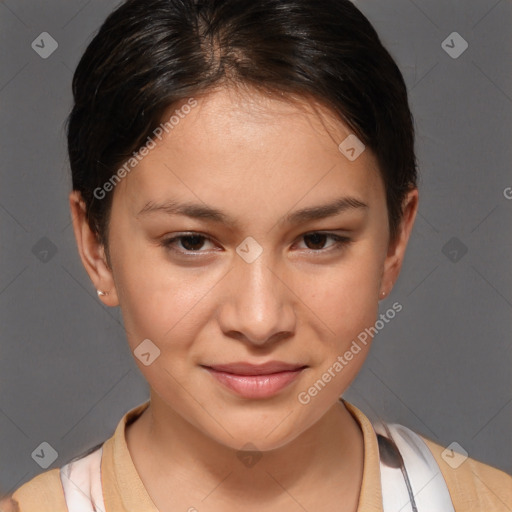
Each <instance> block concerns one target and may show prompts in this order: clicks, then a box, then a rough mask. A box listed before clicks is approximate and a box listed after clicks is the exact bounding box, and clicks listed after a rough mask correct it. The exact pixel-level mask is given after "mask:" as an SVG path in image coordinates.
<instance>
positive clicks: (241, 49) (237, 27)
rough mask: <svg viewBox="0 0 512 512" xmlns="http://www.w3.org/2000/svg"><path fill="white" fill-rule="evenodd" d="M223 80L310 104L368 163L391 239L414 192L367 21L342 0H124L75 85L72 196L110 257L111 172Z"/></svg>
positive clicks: (382, 61) (402, 127) (389, 69)
mask: <svg viewBox="0 0 512 512" xmlns="http://www.w3.org/2000/svg"><path fill="white" fill-rule="evenodd" d="M227 82H230V83H232V84H239V85H243V86H250V87H255V88H257V89H258V90H261V91H268V92H280V93H284V97H285V98H286V97H287V95H288V96H289V97H290V98H291V97H292V96H299V97H304V98H313V99H315V100H316V101H317V102H318V103H320V104H322V105H324V106H326V107H328V109H329V110H330V111H331V112H332V113H333V114H334V115H335V116H336V117H337V118H339V119H340V120H341V121H343V122H344V123H345V124H346V125H348V127H349V128H350V129H351V130H353V132H354V133H355V134H356V135H357V137H358V138H359V139H360V140H361V141H362V142H363V143H364V144H365V145H366V146H367V147H368V148H370V149H371V150H372V151H373V153H374V155H375V156H376V159H377V162H378V164H379V170H380V172H381V176H382V178H383V181H384V185H385V190H386V202H387V208H388V218H389V230H390V239H391V240H394V239H395V237H396V234H397V230H398V227H399V223H400V220H401V219H402V207H403V200H404V198H405V195H406V193H407V192H408V191H409V190H410V189H411V188H414V187H416V180H417V168H416V157H415V153H414V128H413V120H412V115H411V112H410V109H409V104H408V98H407V91H406V86H405V83H404V80H403V77H402V74H401V73H400V71H399V69H398V67H397V65H396V64H395V62H394V60H393V58H392V57H391V56H390V54H389V53H388V51H387V50H386V49H385V48H384V46H383V45H382V44H381V42H380V39H379V37H378V35H377V33H376V32H375V30H374V28H373V27H372V25H371V24H370V22H369V21H368V20H367V18H366V17H365V16H364V15H363V14H362V13H361V12H360V11H359V10H358V9H357V8H356V7H355V6H354V5H353V4H352V3H351V2H350V1H348V0H250V1H249V0H128V1H126V2H124V3H122V4H121V5H120V6H119V7H118V8H117V9H116V10H115V11H114V12H112V13H111V14H110V15H109V16H108V18H107V19H106V21H105V22H104V24H103V25H102V27H101V28H100V30H99V31H98V33H97V35H96V36H95V37H94V38H93V40H92V41H91V43H90V44H89V46H88V47H87V49H86V51H85V53H84V55H83V56H82V58H81V60H80V62H79V64H78V67H77V69H76V71H75V74H74V77H73V95H74V102H75V103H74V106H73V109H72V111H71V113H70V116H69V118H68V125H67V136H68V151H69V159H70V165H71V172H72V185H73V190H78V191H80V193H81V195H82V197H83V199H84V201H85V204H86V208H87V218H88V222H89V225H90V227H91V229H92V230H93V232H95V233H96V235H97V236H98V239H99V240H100V241H101V242H102V243H103V244H104V245H105V248H106V250H107V255H108V244H107V240H108V222H109V214H110V210H111V204H112V195H113V192H110V193H109V194H107V195H106V196H105V197H104V198H103V197H102V198H100V199H98V197H97V194H95V190H97V189H98V187H102V185H103V184H104V183H106V182H107V181H108V180H109V179H110V178H111V177H112V175H113V174H114V173H115V172H116V170H117V169H118V168H119V167H120V166H121V165H123V163H124V162H126V160H127V159H128V158H130V156H131V155H132V153H133V152H134V151H137V150H138V149H139V148H140V147H141V146H142V145H143V143H144V141H145V139H146V138H147V137H148V136H149V135H150V134H151V133H152V132H153V131H154V130H155V128H156V127H157V126H158V125H159V124H160V123H161V122H162V116H163V114H164V113H165V112H166V111H167V110H168V109H169V108H170V107H172V106H173V105H177V104H179V103H180V102H182V101H183V100H186V99H187V98H190V97H194V96H195V97H198V96H200V95H203V94H205V93H208V92H209V91H212V90H213V89H214V88H217V87H219V86H222V84H225V83H227Z"/></svg>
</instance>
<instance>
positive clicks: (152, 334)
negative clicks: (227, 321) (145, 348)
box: [114, 248, 222, 350]
mask: <svg viewBox="0 0 512 512" xmlns="http://www.w3.org/2000/svg"><path fill="white" fill-rule="evenodd" d="M156 253H159V254H158V257H154V255H155V254H156ZM163 254H164V253H163V249H162V252H161V253H160V250H159V249H158V250H155V249H154V248H153V249H152V250H151V251H147V252H144V251H136V250H133V251H132V252H131V254H130V255H126V253H125V256H124V257H123V258H119V259H118V260H117V261H116V262H115V263H114V266H115V268H116V273H115V282H116V289H117V290H118V295H119V303H120V308H121V310H122V313H123V319H124V324H125V328H126V332H127V336H128V341H129V343H130V346H131V347H132V349H133V348H134V347H135V346H136V345H137V344H138V343H140V342H141V341H142V340H143V339H145V338H149V339H152V340H155V343H157V344H158V345H164V344H169V341H170V340H171V341H173V342H175V341H177V340H180V341H181V342H182V344H183V343H188V342H187V340H191V339H193V337H194V336H193V334H194V333H195V332H196V331H197V330H198V329H199V328H200V325H201V323H200V319H199V318H198V316H201V315H204V314H205V312H204V311H202V309H203V310H204V305H205V304H206V303H207V302H208V301H207V300H205V299H207V297H208V295H209V293H210V292H211V290H212V289H213V288H214V287H215V284H216V283H217V282H218V281H219V279H221V278H222V273H221V272H218V271H216V270H212V271H210V272H208V273H205V272H204V271H203V272H201V271H200V270H198V269H190V268H189V269H183V268H179V267H177V266H175V265H172V264H171V263H170V262H168V261H166V259H165V257H164V256H163ZM173 346H175V347H176V348H179V347H178V346H176V345H175V343H174V344H173ZM182 348H186V347H182ZM166 350H167V348H166Z"/></svg>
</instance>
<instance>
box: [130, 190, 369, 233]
mask: <svg viewBox="0 0 512 512" xmlns="http://www.w3.org/2000/svg"><path fill="white" fill-rule="evenodd" d="M367 208H368V205H367V204H366V203H364V202H362V201H361V200H360V199H357V198H356V197H352V196H345V197H340V198H337V199H335V200H334V201H330V202H329V203H325V204H321V205H317V206H309V207H306V208H302V209H300V210H296V211H294V212H291V213H288V214H287V215H285V216H284V217H283V218H282V219H280V220H279V221H278V224H280V225H283V224H290V225H296V224H301V223H305V222H308V221H311V220H319V219H325V218H327V217H333V216H334V215H338V214H340V213H343V212H345V211H350V210H359V209H367ZM157 212H160V213H165V214H167V215H183V216H186V217H190V218H193V219H200V220H209V221H212V222H217V223H223V224H226V225H228V226H230V227H235V226H236V225H237V222H236V220H235V219H233V218H232V217H230V216H229V215H227V214H226V213H224V212H222V211H221V210H218V209H217V208H213V207H211V206H208V205H206V204H201V203H180V202H178V201H175V200H172V199H171V200H168V201H165V202H163V203H154V202H153V201H148V202H147V203H146V205H145V206H144V207H143V208H142V210H140V211H139V213H138V214H137V217H139V216H141V215H148V214H152V213H157Z"/></svg>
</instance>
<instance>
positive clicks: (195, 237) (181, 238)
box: [162, 233, 210, 254]
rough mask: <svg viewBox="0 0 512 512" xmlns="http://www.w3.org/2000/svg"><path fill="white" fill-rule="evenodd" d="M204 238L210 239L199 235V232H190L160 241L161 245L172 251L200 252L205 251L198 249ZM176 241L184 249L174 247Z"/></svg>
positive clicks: (201, 245) (202, 244)
mask: <svg viewBox="0 0 512 512" xmlns="http://www.w3.org/2000/svg"><path fill="white" fill-rule="evenodd" d="M206 240H208V241H209V240H210V239H209V238H208V237H207V236H204V235H200V234H199V233H191V234H188V235H184V234H181V235H178V236H175V237H172V238H168V239H167V240H163V241H162V245H163V246H164V247H166V248H168V249H170V250H172V251H176V252H180V253H184V254H186V253H191V254H194V253H197V252H199V253H201V252H206V251H200V250H199V249H201V248H202V247H203V246H204V243H205V241H206ZM176 242H180V243H181V247H182V248H183V249H184V250H183V249H178V248H176Z"/></svg>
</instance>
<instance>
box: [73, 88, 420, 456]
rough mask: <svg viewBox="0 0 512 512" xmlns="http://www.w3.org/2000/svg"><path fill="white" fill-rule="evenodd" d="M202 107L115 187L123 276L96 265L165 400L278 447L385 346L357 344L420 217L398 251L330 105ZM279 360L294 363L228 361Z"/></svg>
mask: <svg viewBox="0 0 512 512" xmlns="http://www.w3.org/2000/svg"><path fill="white" fill-rule="evenodd" d="M196 101H197V103H196V104H195V106H194V107H193V108H190V109H182V110H181V111H180V112H181V113H182V115H181V116H179V122H178V123H177V124H175V126H174V127H173V128H172V130H170V132H169V134H168V135H166V136H165V137H164V138H162V140H161V141H159V140H158V139H155V140H156V144H155V145H154V147H153V149H151V150H150V151H148V152H147V154H146V156H144V157H143V158H142V159H141V161H140V162H139V163H138V164H137V165H136V167H135V168H134V169H133V170H131V172H130V173H129V174H127V175H126V176H125V177H124V178H123V179H122V180H121V182H120V183H119V184H118V185H117V186H116V187H115V190H114V198H113V204H112V212H111V218H110V229H109V233H110V235H109V248H110V257H111V265H112V273H111V274H109V271H108V270H105V267H102V268H101V269H100V270H99V271H98V270H97V269H96V271H94V270H91V269H90V268H88V270H89V274H90V275H91V278H92V279H93V280H94V281H95V284H96V285H97V288H100V289H107V290H109V295H108V296H107V298H105V301H106V303H108V304H109V305H117V304H119V305H120V307H121V310H122V314H123V318H124V322H125V327H126V331H127V338H128V342H129V344H130V348H131V350H132V351H134V352H135V354H138V353H139V352H140V351H142V352H145V353H147V354H149V355H146V356H144V357H145V362H146V363H148V362H149V363H150V364H147V365H146V364H144V363H143V362H142V361H141V360H139V358H138V357H135V361H136V362H137V364H138V366H139V368H140V370H141V372H142V373H143V375H144V376H145V378H146V379H147V381H148V383H149V385H150V386H151V389H152V393H154V396H158V400H159V401H160V403H161V404H163V405H165V406H166V407H168V408H169V410H172V411H174V413H176V414H178V415H179V416H180V417H182V418H183V419H184V420H185V421H186V422H188V423H190V424H192V425H193V426H194V427H196V428H197V429H198V430H199V431H201V432H203V433H205V434H206V435H208V436H210V437H212V438H214V439H216V440H217V441H219V442H220V443H222V444H224V445H227V446H231V447H233V448H235V449H239V448H240V447H241V446H243V445H245V444H246V443H247V442H252V443H253V444H254V445H256V446H257V447H258V448H259V449H260V450H269V449H273V448H277V447H279V446H282V445H284V444H286V443H287V442H289V441H291V440H292V439H294V438H296V437H297V436H299V435H300V434H301V433H302V432H304V431H306V430H307V429H308V427H310V426H311V425H313V424H314V423H315V422H317V421H319V420H320V419H321V418H322V417H323V416H324V415H325V414H326V413H327V411H329V410H330V409H331V408H332V407H333V406H334V405H335V404H336V402H337V400H338V398H339V397H340V395H341V394H342V393H343V392H344V391H345V390H346V388H347V387H348V386H349V384H350V382H351V381H352V380H353V378H354V377H355V376H356V374H357V373H358V371H359V369H360V368H361V366H362V364H363V362H364V360H365V358H366V356H367V354H368V350H369V348H370V344H371V339H368V340H367V342H366V344H365V343H361V342H360V341H359V342H357V346H358V347H359V350H358V351H357V352H356V350H355V349H354V344H353V342H354V340H358V336H359V335H360V334H361V333H362V332H363V331H364V330H365V328H368V327H370V326H373V325H374V324H375V321H376V318H377V313H378V300H379V295H380V292H381V291H382V290H385V291H386V292H388V293H389V291H390V288H391V287H392V285H393V283H394V280H395V279H396V277H397V275H398V271H399V268H400V264H401V260H402V257H403V251H404V250H405V245H406V243H407V237H408V234H409V229H410V227H411V226H412V222H413V219H414V212H413V214H412V215H411V216H410V221H409V222H408V223H406V224H405V225H404V230H403V232H402V233H403V235H402V238H401V239H400V240H399V243H398V244H397V245H393V246H391V245H390V244H389V231H388V217H387V209H386V201H385V190H384V185H383V182H382V179H381V177H380V174H379V172H378V168H377V163H376V161H375V159H374V157H373V155H372V153H371V152H370V151H369V150H365V151H363V152H362V153H361V154H360V156H359V157H358V158H356V159H355V160H353V161H351V160H349V159H348V158H347V157H346V156H345V155H344V154H343V153H342V152H341V151H340V149H339V148H338V145H339V144H340V143H341V142H342V141H343V140H344V139H346V137H347V136H348V135H350V133H351V132H350V130H348V129H347V128H345V127H344V126H343V125H341V124H340V123H339V121H335V120H334V119H332V118H331V117H330V116H329V114H328V112H326V111H323V110H320V114H319V113H318V112H317V113H315V112H314V110H312V109H311V108H310V104H308V103H306V102H303V103H302V104H294V103H290V102H285V101H279V100H277V99H269V98H268V97H264V96H261V95H259V94H258V93H255V92H254V93H251V94H250V95H248V94H244V95H242V94H241V93H236V92H234V91H232V90H229V89H224V90H221V91H218V92H215V93H211V94H210V95H207V96H205V97H203V98H197V100H196ZM173 110H175V108H174V109H173ZM184 112H188V113H186V114H184ZM171 113H172V112H170V113H169V116H166V117H165V119H168V118H169V117H170V115H171ZM180 205H188V206H189V208H188V210H187V209H184V208H181V207H180ZM192 205H195V206H194V207H193V206H192ZM327 205H329V206H327ZM413 210H414V208H413ZM82 257H83V252H82ZM86 266H87V265H86ZM108 301H110V302H108ZM143 340H146V341H144V344H143V345H141V343H142V342H143ZM147 340H150V341H147ZM138 347H139V348H138ZM351 347H352V357H351V358H350V359H348V358H347V357H344V355H345V354H346V353H347V351H350V348H351ZM142 349H144V350H142ZM158 351H159V352H158ZM144 357H143V358H142V359H143V360H144ZM340 357H341V358H342V360H343V361H344V363H341V360H340ZM271 361H273V362H276V361H277V362H280V363H286V364H287V365H289V366H288V367H282V366H276V367H271V368H267V369H266V370H265V369H264V368H263V369H260V370H261V371H262V373H264V374H265V373H266V374H267V375H266V376H265V375H260V376H259V377H258V376H254V373H256V371H255V370H254V368H252V369H251V368H249V369H247V368H228V369H227V370H228V371H227V372H226V371H222V370H226V368H219V365H228V364H231V363H240V362H244V363H250V364H252V365H255V366H259V365H261V364H263V363H267V362H271ZM336 363H337V364H336ZM340 365H341V369H340ZM212 367H213V368H217V371H215V370H214V369H212ZM293 369H296V371H291V370H293ZM285 370H288V371H285ZM271 372H277V373H275V374H274V375H273V376H269V375H268V374H269V373H271ZM326 372H327V373H328V374H329V375H330V378H327V377H325V373H326ZM240 373H244V374H247V373H252V375H251V376H248V375H245V376H238V377H237V376H236V375H233V374H240ZM323 375H324V377H322V376H323ZM319 380H321V381H322V383H323V385H322V384H321V385H319V384H318V381H319ZM315 383H316V386H315ZM315 389H316V392H315Z"/></svg>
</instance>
